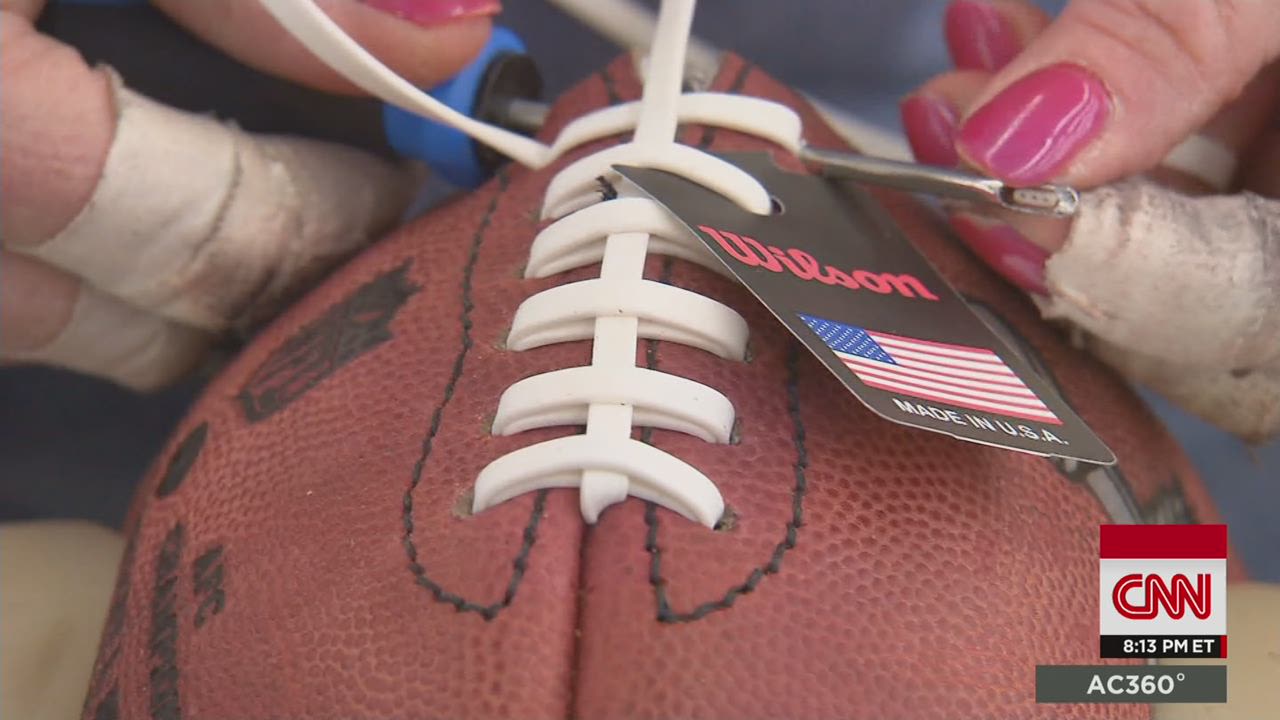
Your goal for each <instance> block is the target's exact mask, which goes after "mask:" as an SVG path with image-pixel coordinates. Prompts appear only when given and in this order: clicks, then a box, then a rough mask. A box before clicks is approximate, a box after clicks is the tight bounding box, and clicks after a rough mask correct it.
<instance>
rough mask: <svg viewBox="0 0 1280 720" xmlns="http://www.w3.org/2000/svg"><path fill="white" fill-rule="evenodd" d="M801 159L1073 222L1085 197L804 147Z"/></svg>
mask: <svg viewBox="0 0 1280 720" xmlns="http://www.w3.org/2000/svg"><path fill="white" fill-rule="evenodd" d="M800 159H801V160H803V161H805V162H806V163H809V164H811V165H816V166H818V167H819V168H820V169H821V170H822V172H823V173H824V174H825V175H827V176H829V177H836V178H845V179H849V180H856V181H858V182H863V183H868V184H871V185H880V186H882V187H889V188H894V189H896V190H907V191H909V192H918V193H926V194H929V195H936V196H938V197H943V198H951V199H953V200H969V201H977V202H984V203H995V204H997V205H1000V206H1002V207H1006V208H1009V209H1010V210H1018V211H1020V212H1028V213H1036V214H1039V215H1053V216H1055V217H1067V216H1069V215H1073V214H1075V211H1076V207H1077V206H1078V205H1079V204H1080V195H1079V193H1077V192H1076V191H1075V190H1074V189H1072V188H1070V187H1067V186H1065V185H1039V186H1036V187H1025V188H1015V187H1010V186H1009V185H1006V184H1005V183H1003V182H1001V181H999V180H996V179H994V178H988V177H983V176H981V175H973V174H971V173H966V172H961V171H959V170H948V169H946V168H939V167H932V166H929V165H917V164H915V163H908V162H901V161H898V160H887V159H884V158H877V157H871V156H869V155H860V154H858V153H851V152H841V151H837V150H822V149H819V148H815V147H810V146H804V147H802V148H800Z"/></svg>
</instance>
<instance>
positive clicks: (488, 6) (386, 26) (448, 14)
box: [152, 0, 502, 93]
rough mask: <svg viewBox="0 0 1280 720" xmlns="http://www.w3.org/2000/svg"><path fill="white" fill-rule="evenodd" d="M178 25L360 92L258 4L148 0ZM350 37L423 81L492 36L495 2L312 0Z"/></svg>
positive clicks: (254, 59) (253, 59)
mask: <svg viewBox="0 0 1280 720" xmlns="http://www.w3.org/2000/svg"><path fill="white" fill-rule="evenodd" d="M152 1H153V2H154V4H155V5H156V6H158V7H159V8H160V9H161V10H163V11H164V12H165V13H166V14H168V15H169V16H170V17H172V18H173V19H174V20H176V21H177V22H178V23H179V24H181V25H183V26H184V27H186V28H187V29H189V30H191V31H192V32H194V33H195V34H196V35H199V36H200V37H201V38H203V39H204V40H206V41H207V42H209V43H210V44H212V45H214V46H215V47H217V48H219V49H221V50H222V51H224V52H226V53H227V54H229V55H231V56H233V57H235V58H237V59H238V60H240V61H242V62H244V63H246V64H248V65H250V66H252V67H255V68H257V69H259V70H263V71H265V72H269V73H272V74H274V75H279V76H281V77H284V78H287V79H289V80H293V81H295V82H299V83H303V84H306V85H310V86H312V87H315V88H318V89H321V90H328V91H334V92H347V93H360V92H362V91H360V90H358V89H357V88H356V87H355V86H354V85H352V84H351V83H350V82H348V81H347V80H346V79H345V78H342V77H341V76H339V75H338V74H337V73H335V72H334V71H332V70H330V69H329V67H328V66H326V65H325V64H324V63H322V62H320V61H319V60H317V59H316V58H315V56H313V55H312V54H311V52H310V51H309V50H307V49H306V48H305V47H303V46H302V44H301V43H299V42H298V41H297V40H295V39H294V38H293V37H292V36H291V35H289V33H288V32H286V31H285V29H284V28H283V27H281V26H280V24H279V23H277V22H276V20H275V18H273V17H271V15H270V14H268V13H267V11H266V10H265V9H264V8H263V7H262V5H261V4H260V3H258V2H245V1H244V0H201V1H200V2H190V0H152ZM316 4H317V5H319V6H320V7H321V8H322V9H324V10H325V12H326V13H328V15H329V17H331V18H333V20H334V21H335V22H336V23H337V24H338V25H340V26H341V27H342V29H343V30H345V31H346V32H347V33H348V34H349V35H351V37H352V39H354V40H355V41H356V42H357V43H359V44H360V45H361V46H363V47H364V48H365V49H366V50H368V51H369V52H370V53H372V54H373V55H374V56H376V57H377V58H378V59H379V60H381V61H382V62H383V63H385V64H386V65H387V66H388V67H390V68H391V69H392V70H394V71H395V72H397V73H398V74H400V75H401V76H403V77H404V78H405V79H407V80H409V81H410V82H412V83H413V84H415V85H418V86H420V87H431V86H434V85H436V84H438V83H440V82H442V81H443V80H446V79H447V78H450V77H452V76H453V75H456V74H457V73H458V71H459V70H461V69H462V68H463V67H464V66H465V65H466V64H467V63H468V62H470V61H471V59H472V58H474V57H475V56H476V54H477V53H479V52H480V48H481V47H483V45H484V43H485V41H486V40H487V39H488V37H489V30H490V22H489V17H490V16H492V15H494V14H496V13H497V12H499V11H500V10H501V9H502V6H501V4H500V2H499V1H498V0H365V1H363V2H362V1H360V0H317V2H316Z"/></svg>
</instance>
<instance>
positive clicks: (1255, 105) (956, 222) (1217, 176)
mask: <svg viewBox="0 0 1280 720" xmlns="http://www.w3.org/2000/svg"><path fill="white" fill-rule="evenodd" d="M945 78H946V76H943V78H942V79H940V80H939V81H938V82H940V83H941V82H947V81H946V80H945ZM1275 80H1276V71H1275V68H1274V66H1273V67H1272V68H1268V70H1267V72H1265V73H1263V74H1261V75H1259V76H1258V78H1257V79H1255V80H1254V81H1253V82H1251V83H1250V84H1249V85H1248V86H1247V87H1246V89H1245V91H1244V92H1243V93H1242V94H1241V96H1240V98H1239V99H1238V100H1236V101H1235V102H1233V103H1231V104H1229V105H1228V106H1227V107H1226V108H1224V109H1223V110H1222V111H1221V112H1220V113H1218V115H1216V116H1215V117H1214V118H1213V119H1212V120H1211V121H1210V122H1209V123H1208V124H1207V125H1206V126H1205V127H1203V128H1202V129H1201V130H1200V131H1199V132H1198V133H1196V134H1195V135H1194V136H1192V137H1191V138H1190V139H1189V140H1188V141H1186V142H1184V143H1183V144H1181V145H1180V146H1179V148H1178V152H1175V153H1171V155H1170V157H1169V158H1166V159H1165V160H1164V161H1162V164H1161V165H1159V166H1157V167H1155V168H1153V169H1152V170H1151V171H1150V172H1148V173H1147V176H1148V177H1151V178H1153V179H1155V180H1158V181H1159V182H1160V183H1161V184H1164V185H1167V186H1169V187H1170V188H1172V189H1173V190H1176V191H1178V192H1181V193H1187V194H1193V195H1200V194H1204V193H1207V192H1215V191H1222V190H1223V189H1225V188H1224V187H1223V186H1224V185H1226V184H1229V183H1230V181H1229V180H1225V181H1224V180H1222V179H1221V177H1222V176H1224V175H1225V176H1228V177H1229V176H1230V175H1231V171H1230V168H1229V167H1228V168H1227V169H1226V170H1225V172H1224V170H1223V168H1221V167H1220V165H1221V162H1220V160H1219V161H1218V162H1216V163H1210V164H1213V165H1217V167H1212V168H1205V167H1201V166H1199V165H1198V163H1197V157H1196V152H1195V151H1197V150H1203V145H1206V144H1207V145H1209V148H1210V149H1211V150H1213V151H1215V153H1216V154H1217V155H1221V156H1225V157H1226V158H1227V160H1228V161H1229V164H1230V165H1234V158H1235V157H1236V156H1238V155H1239V154H1241V153H1242V152H1243V151H1244V149H1245V148H1246V147H1247V146H1248V145H1249V144H1250V143H1251V142H1252V141H1253V138H1255V137H1256V136H1257V135H1258V133H1259V132H1260V130H1261V128H1262V127H1264V126H1265V125H1266V123H1267V122H1268V121H1269V119H1270V118H1271V117H1272V116H1273V114H1274V112H1275V110H1276V106H1277V100H1278V93H1277V88H1280V84H1277V83H1276V82H1275ZM966 93H971V94H968V95H966ZM976 96H977V95H976V93H974V91H973V85H972V83H960V82H954V81H951V82H949V83H948V97H949V98H950V99H951V101H952V102H954V103H956V105H957V106H958V107H965V106H966V105H967V104H969V103H972V102H973V101H974V99H975V98H976ZM1175 157H1176V160H1177V161H1176V162H1175V161H1174V160H1175ZM1083 212H1084V211H1083V210H1081V213H1083ZM952 227H953V228H954V229H955V230H956V233H957V235H959V237H960V238H961V239H962V240H964V241H965V243H966V244H968V245H969V247H970V249H972V250H973V251H974V252H975V253H976V254H977V255H978V256H979V257H981V258H982V259H983V260H985V261H986V262H987V263H988V264H990V265H991V266H992V267H993V268H994V269H995V270H996V271H997V272H999V273H1000V274H1001V275H1003V276H1004V277H1005V279H1007V280H1009V281H1010V282H1012V283H1014V284H1015V285H1017V286H1018V287H1021V288H1022V289H1024V290H1026V291H1028V292H1031V293H1033V294H1044V293H1045V292H1046V290H1045V286H1044V263H1045V261H1046V260H1048V258H1049V256H1050V254H1052V253H1053V252H1056V251H1057V250H1058V249H1060V248H1061V247H1062V246H1063V244H1064V243H1065V242H1066V240H1067V236H1068V233H1070V232H1071V227H1072V226H1071V222H1070V221H1069V220H1058V219H1053V218H1045V217H1040V216H1036V215H1028V214H1025V213H1017V212H1012V211H1006V210H1003V209H1000V208H980V209H979V208H973V209H970V210H968V211H961V212H957V213H956V214H955V215H954V216H953V217H952Z"/></svg>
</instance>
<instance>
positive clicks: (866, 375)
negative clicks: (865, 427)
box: [797, 313, 1062, 425]
mask: <svg viewBox="0 0 1280 720" xmlns="http://www.w3.org/2000/svg"><path fill="white" fill-rule="evenodd" d="M797 315H799V317H800V319H801V320H803V321H804V323H805V324H806V325H808V326H809V329H811V330H813V332H814V333H816V334H817V336H818V337H819V338H820V339H821V340H822V342H823V344H825V345H826V346H827V347H828V348H830V349H831V351H832V352H833V353H835V355H836V357H838V358H840V360H841V361H842V362H843V363H844V364H845V366H846V367H848V368H849V370H851V371H852V372H853V374H854V375H855V376H856V377H857V378H858V379H859V380H861V381H862V382H863V383H865V384H867V385H869V386H870V387H873V388H877V389H880V390H884V391H886V392H890V393H894V394H897V395H905V396H908V397H914V398H919V399H922V400H930V401H933V402H939V403H945V404H947V405H952V406H955V407H961V408H966V409H969V410H977V411H980V412H986V413H992V414H995V415H1003V416H1006V417H1013V418H1020V419H1023V420H1033V421H1035V422H1039V423H1044V424H1048V425H1061V424H1062V421H1061V420H1060V419H1059V418H1058V416H1057V415H1055V414H1054V413H1053V411H1052V410H1050V409H1049V408H1048V406H1047V405H1045V404H1044V402H1042V401H1041V400H1040V398H1039V397H1037V396H1036V394H1035V393H1034V392H1032V390H1031V389H1030V388H1028V387H1027V385H1026V383H1024V382H1022V380H1021V379H1020V378H1019V377H1018V376H1017V374H1016V373H1014V372H1013V370H1011V369H1010V368H1009V366H1008V365H1006V364H1005V363H1004V361H1003V360H1001V359H1000V356H998V355H996V354H995V353H994V352H992V351H991V350H988V349H986V348H978V347H967V346H964V345H950V344H946V343H939V342H934V341H932V340H921V339H918V338H912V337H906V336H903V335H893V334H891V333H884V332H877V331H875V330H871V329H868V328H863V327H858V326H856V325H846V324H844V323H840V322H835V321H833V320H826V319H823V318H820V317H814V316H812V315H805V314H803V313H797Z"/></svg>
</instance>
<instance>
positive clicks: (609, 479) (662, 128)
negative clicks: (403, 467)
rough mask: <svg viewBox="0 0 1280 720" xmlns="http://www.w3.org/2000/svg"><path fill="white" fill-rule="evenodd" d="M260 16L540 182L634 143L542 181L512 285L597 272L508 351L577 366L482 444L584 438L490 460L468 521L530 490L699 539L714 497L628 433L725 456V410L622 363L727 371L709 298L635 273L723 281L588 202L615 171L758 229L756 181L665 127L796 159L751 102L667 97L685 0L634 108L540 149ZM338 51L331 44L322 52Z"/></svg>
mask: <svg viewBox="0 0 1280 720" xmlns="http://www.w3.org/2000/svg"><path fill="white" fill-rule="evenodd" d="M262 2H263V3H264V4H265V5H266V6H267V7H268V9H269V10H271V11H272V13H273V14H274V15H275V16H276V18H277V19H278V20H280V22H281V23H282V24H283V25H284V26H285V27H286V28H287V29H289V30H290V31H291V32H293V33H294V34H295V35H296V36H298V38H299V39H300V40H301V41H302V42H303V43H304V44H306V45H307V46H308V47H309V48H310V49H311V50H312V51H313V52H314V53H315V54H316V55H317V56H318V57H320V58H321V59H323V60H325V61H326V62H328V63H329V64H330V66H331V67H334V69H335V70H337V71H338V72H341V73H342V74H344V75H345V76H347V77H348V78H350V79H351V80H353V81H354V82H356V83H357V84H359V85H361V86H362V87H364V88H365V89H366V90H369V91H370V92H371V93H373V94H374V95H377V96H379V97H381V98H382V99H384V100H387V101H388V102H392V103H394V104H397V105H399V106H401V107H406V108H408V109H410V110H412V111H415V112H419V113H420V114H422V115H425V116H427V117H430V118H433V119H436V120H439V121H442V122H445V123H447V124H449V125H451V126H453V127H456V128H458V129H459V130H462V131H463V132H466V133H468V134H470V135H471V136H472V137H474V138H476V139H477V140H479V141H481V142H484V143H486V144H488V145H490V146H492V147H494V148H495V149H497V150H499V151H500V152H503V153H505V154H506V155H508V156H509V157H511V158H513V159H515V160H516V161H518V162H521V163H523V164H525V165H529V166H532V167H541V166H543V165H545V164H547V163H549V162H551V161H552V160H553V159H554V158H555V157H557V156H559V155H560V154H562V153H564V152H565V151H567V150H569V149H571V148H573V147H577V146H580V145H581V144H583V143H586V142H589V141H592V140H596V139H599V138H603V137H608V136H611V135H616V134H619V133H621V132H625V131H626V130H627V129H629V128H631V127H634V128H635V132H634V134H633V136H632V139H631V141H630V142H628V143H624V144H622V145H616V146H613V147H611V148H608V149H605V150H601V151H599V152H596V153H593V154H591V155H588V156H587V157H584V158H582V159H580V160H578V161H577V162H574V163H571V164H570V165H568V166H567V167H565V168H564V169H562V170H561V171H560V172H559V173H557V174H556V175H555V177H554V178H553V179H552V180H551V182H550V183H549V185H548V188H547V192H546V197H545V199H544V205H543V215H544V217H547V218H555V222H553V223H551V224H550V225H549V226H547V227H546V228H545V229H544V230H543V231H542V232H540V233H539V234H538V236H537V237H536V238H535V239H534V241H533V244H532V247H531V250H530V256H529V262H528V264H527V266H526V270H525V275H526V277H547V276H550V275H552V274H554V273H558V272H563V271H566V270H570V269H573V268H578V267H583V266H586V265H590V264H592V263H595V262H600V277H599V278H596V279H593V280H586V281H582V282H575V283H571V284H567V285H560V286H557V287H554V288H550V289H547V290H543V291H542V292H539V293H537V294H535V295H533V296H531V297H529V298H528V299H526V300H525V302H524V303H522V304H521V306H520V307H519V308H518V309H517V311H516V314H515V318H514V319H513V322H512V327H511V331H510V334H509V335H508V338H507V348H508V349H509V350H512V351H520V350H526V349H529V348H534V347H538V346H542V345H547V344H551V343H559V342H568V341H573V340H582V339H586V338H591V339H592V357H591V364H590V365H589V366H586V367H575V368H565V369H561V370H555V371H552V372H548V373H543V374H541V375H535V376H533V377H529V378H525V379H523V380H521V381H519V382H517V383H515V384H514V385H512V386H510V387H509V388H507V389H506V391H505V392H504V393H503V394H502V397H501V399H500V400H499V403H498V412H497V415H496V417H495V419H494V423H493V429H492V431H493V432H494V433H495V434H504V435H506V434H513V433H517V432H521V431H524V430H530V429H534V428H541V427H550V426H564V425H585V426H586V431H585V433H583V434H581V435H571V436H567V437H561V438H557V439H554V440H549V441H545V442H540V443H536V444H534V445H530V446H528V447H524V448H521V449H519V450H516V451H514V452H511V453H508V454H506V455H504V456H502V457H500V458H498V459H497V460H494V461H493V462H492V463H490V464H489V465H488V466H487V467H485V468H484V469H483V470H481V471H480V474H479V476H478V477H477V479H476V484H475V499H474V502H473V510H474V511H475V512H480V511H483V510H485V509H487V508H489V507H491V506H493V505H495V504H497V503H500V502H503V501H505V500H507V499H510V498H513V497H516V496H517V495H520V494H523V493H526V492H529V491H531V490H535V489H541V488H550V487H578V488H579V495H580V506H581V509H582V513H583V516H584V517H585V518H586V519H587V521H588V522H595V521H596V519H597V518H598V517H599V515H600V512H601V511H602V510H604V508H606V507H608V506H609V505H611V504H613V503H616V502H620V501H622V500H624V499H625V498H626V497H627V496H628V495H634V496H636V497H640V498H643V499H646V500H650V501H652V502H655V503H658V504H661V505H663V506H665V507H667V508H669V509H671V510H673V511H675V512H678V513H680V514H682V515H684V516H685V517H687V518H689V519H691V520H693V521H695V522H698V523H701V524H703V525H706V526H708V527H711V526H713V525H714V524H715V523H716V522H717V521H718V520H719V519H720V516H721V515H722V513H723V511H724V500H723V499H722V498H721V496H720V493H719V491H718V490H717V489H716V487H715V484H714V483H712V482H711V480H710V479H708V478H707V477H706V476H705V475H704V474H702V473H701V472H700V471H699V470H697V469H696V468H694V467H693V466H691V465H689V464H688V463H686V462H684V461H682V460H680V459H678V458H676V457H674V456H672V455H671V454H669V453H667V452H665V451H663V450H660V449H658V448H657V447H655V446H652V445H648V444H646V443H643V442H641V441H639V440H636V439H633V438H632V432H633V429H634V428H635V427H637V426H640V427H656V428H662V429H665V430H672V431H676V432H682V433H687V434H690V435H694V436H696V437H699V438H701V439H703V440H706V441H708V442H716V443H726V442H729V440H730V436H731V432H732V429H733V423H734V409H733V406H732V404H731V403H730V401H729V399H728V398H727V397H725V396H724V395H723V394H722V393H720V392H719V391H717V390H715V389H713V388H710V387H707V386H706V385H703V384H701V383H698V382H695V381H693V380H689V379H687V378H683V377H678V376H674V375H670V374H668V373H663V372H659V371H656V370H650V369H646V368H640V367H637V366H636V354H637V349H638V344H639V339H640V338H642V337H643V338H655V339H662V340H667V341H671V342H678V343H682V344H685V345H690V346H693V347H697V348H700V349H702V350H705V351H707V352H710V353H713V354H716V355H718V356H720V357H724V358H728V359H733V360H741V359H743V357H744V356H745V353H746V343H747V334H748V331H747V325H746V321H745V320H743V318H742V317H741V316H740V315H739V314H738V313H736V312H735V311H734V310H732V309H731V308H729V307H727V306H725V305H724V304H722V303H720V302H718V301H715V300H712V299H711V298H708V297H704V296H702V295H698V294H697V293H694V292H691V291H689V290H685V289H683V288H677V287H674V286H671V285H665V284H663V283H659V282H655V281H652V280H646V279H645V278H644V265H645V259H646V257H647V256H648V254H649V253H651V252H652V253H659V254H666V255H671V256H675V257H680V258H683V259H686V260H690V261H692V262H695V263H698V264H701V265H703V266H706V267H710V268H713V269H716V270H717V271H720V272H723V268H722V267H721V266H719V264H718V261H716V260H715V259H714V258H713V256H712V255H711V254H710V253H709V252H708V251H707V250H706V248H705V247H704V246H702V245H701V244H700V242H699V241H698V240H697V239H696V238H694V237H691V233H690V232H689V231H688V229H687V228H685V227H684V226H682V225H681V224H680V223H679V221H678V220H676V219H675V218H674V217H672V216H671V215H670V213H668V212H667V211H666V210H665V209H664V208H662V207H661V206H660V205H658V204H657V203H656V202H655V201H653V200H651V199H649V198H648V197H640V196H633V194H632V193H631V192H629V191H628V189H626V188H623V191H622V195H623V197H619V198H617V199H614V200H609V201H603V200H602V198H601V196H600V193H599V180H600V178H605V179H613V180H617V178H618V175H617V174H616V173H615V172H614V170H613V166H614V165H617V164H623V165H634V166H638V167H650V168H657V169H662V170H666V171H668V172H672V173H676V174H679V175H682V176H684V177H687V178H689V179H690V180H693V181H694V182H697V183H700V184H702V185H704V186H706V187H707V188H709V189H712V190H714V191H716V192H719V193H721V194H722V195H724V196H726V197H728V198H730V199H732V200H733V201H735V202H737V203H738V204H739V205H741V206H742V207H743V208H744V209H746V210H749V211H751V212H756V213H762V214H763V213H767V212H769V211H770V198H769V194H768V192H767V191H766V190H765V188H764V187H763V186H762V185H761V184H760V183H759V181H757V180H756V179H755V178H753V177H751V176H750V175H749V174H747V173H746V172H744V171H742V170H741V169H739V168H738V167H736V166H734V165H731V164H729V163H727V162H725V161H723V160H721V159H719V158H717V157H715V156H713V155H711V154H709V153H706V152H703V151H701V150H698V149H695V148H692V147H689V146H686V145H681V144H679V143H677V142H676V141H675V137H676V130H677V126H678V124H679V123H680V122H692V123H697V124H701V125H707V126H712V127H722V128H729V129H733V130H737V131H740V132H743V133H747V134H751V135H755V136H758V137H761V138H764V139H766V140H771V141H773V142H774V143H777V144H778V145H780V146H782V147H784V148H786V149H788V150H792V151H795V150H797V149H798V148H799V147H800V146H801V144H802V143H801V125H800V119H799V117H798V116H797V115H796V114H795V113H794V112H793V111H791V110H790V109H789V108H786V107H785V106H782V105H780V104H778V103H774V102H770V101H766V100H762V99H759V98H750V97H743V96H730V95H723V94H718V93H689V94H684V95H682V94H681V85H682V75H683V68H684V58H685V51H686V45H687V43H688V38H689V30H690V26H691V24H692V19H693V6H694V2H693V0H664V2H663V3H662V8H661V12H660V14H659V17H658V24H657V30H656V35H655V39H654V42H653V45H652V52H651V54H650V56H649V60H648V63H647V65H646V72H645V78H644V92H643V97H642V99H641V100H640V101H639V102H638V103H627V104H624V105H618V106H614V107H609V108H604V109H601V110H598V111H595V112H593V113H590V114H588V115H586V116H583V117H581V118H578V119H577V120H575V121H574V122H572V123H570V124H569V125H568V126H566V127H565V129H564V130H563V132H562V133H561V134H560V135H559V137H558V138H557V140H556V142H555V143H554V144H553V145H551V146H545V145H542V144H540V143H536V142H534V141H532V140H529V139H527V138H523V137H520V136H513V135H512V134H511V133H507V131H505V130H501V129H498V128H492V127H490V126H487V125H483V124H482V123H476V122H475V121H473V120H471V119H470V118H460V117H458V116H457V114H456V113H453V112H452V111H450V110H448V108H443V110H442V109H441V106H440V105H439V103H437V102H436V101H435V100H433V99H431V98H429V97H427V96H425V95H422V94H421V93H418V92H417V91H416V90H414V89H413V88H412V87H411V86H409V85H408V83H405V82H404V81H403V79H401V78H399V77H396V76H395V75H394V73H391V72H390V70H388V69H387V68H385V67H383V66H382V65H381V64H380V63H378V62H377V60H375V59H373V58H372V56H370V55H368V53H365V52H364V51H363V50H360V49H359V47H358V46H355V45H354V43H353V42H351V41H350V39H349V38H346V36H345V35H343V34H342V31H341V30H340V29H338V28H337V26H336V25H335V24H333V23H332V21H330V20H329V19H328V17H327V16H325V15H324V13H323V12H321V11H320V10H318V9H317V8H315V6H314V5H312V4H311V0H262ZM338 35H340V36H341V37H342V38H343V42H336V41H335V37H336V36H338ZM353 46H354V48H355V50H353V49H352V47H353ZM357 51H358V52H357ZM389 78H393V80H392V79H389Z"/></svg>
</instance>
